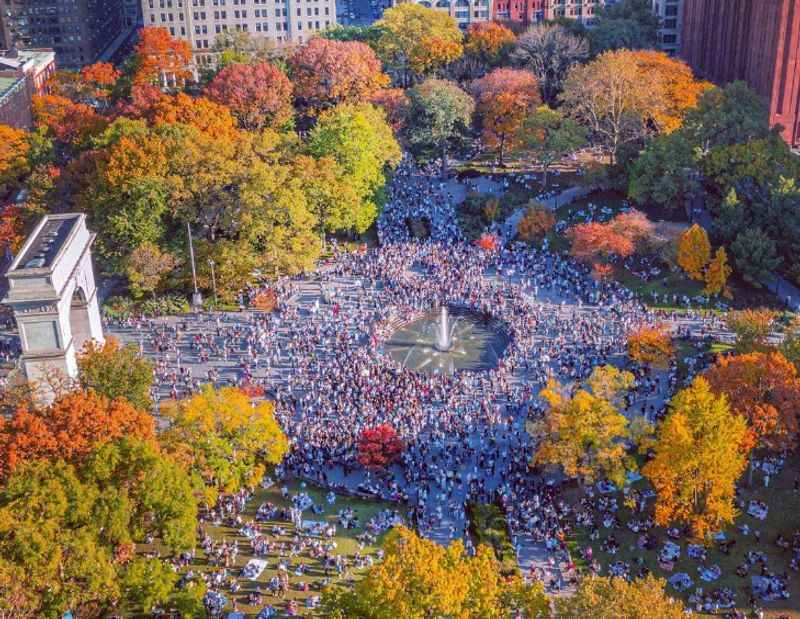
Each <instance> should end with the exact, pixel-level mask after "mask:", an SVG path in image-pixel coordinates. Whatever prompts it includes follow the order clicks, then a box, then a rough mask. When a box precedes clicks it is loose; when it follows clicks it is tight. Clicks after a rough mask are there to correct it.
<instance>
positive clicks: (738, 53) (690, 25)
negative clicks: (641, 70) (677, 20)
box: [681, 0, 800, 147]
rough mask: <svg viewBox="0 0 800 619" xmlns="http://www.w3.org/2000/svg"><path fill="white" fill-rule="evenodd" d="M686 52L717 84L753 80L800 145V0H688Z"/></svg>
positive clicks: (696, 67)
mask: <svg viewBox="0 0 800 619" xmlns="http://www.w3.org/2000/svg"><path fill="white" fill-rule="evenodd" d="M681 56H682V57H683V58H684V59H685V60H686V61H687V62H688V63H689V64H690V65H691V67H692V68H693V69H694V70H695V72H696V73H697V74H698V75H700V76H701V77H704V78H705V79H707V80H710V81H712V82H715V83H717V84H721V85H722V84H726V83H728V82H732V81H734V80H744V81H745V82H747V84H748V85H749V86H750V87H751V88H752V89H754V90H756V91H757V92H758V93H759V94H760V95H761V96H762V97H763V98H764V100H765V101H766V102H767V103H768V105H769V111H770V121H771V123H772V124H773V125H781V126H782V127H783V136H784V138H785V139H786V141H787V142H788V143H789V144H790V145H792V146H793V147H800V0H757V1H755V0H683V34H682V41H681Z"/></svg>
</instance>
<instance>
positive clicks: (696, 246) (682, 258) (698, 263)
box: [678, 224, 711, 281]
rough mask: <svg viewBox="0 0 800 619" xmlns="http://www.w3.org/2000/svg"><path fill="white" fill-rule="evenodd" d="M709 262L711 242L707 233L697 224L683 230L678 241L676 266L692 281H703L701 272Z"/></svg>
mask: <svg viewBox="0 0 800 619" xmlns="http://www.w3.org/2000/svg"><path fill="white" fill-rule="evenodd" d="M709 260H711V242H710V241H709V240H708V233H706V231H705V229H704V228H703V227H702V226H699V225H698V224H693V225H692V226H691V227H690V228H687V229H686V230H684V232H683V234H681V236H680V238H679V239H678V266H679V267H681V268H682V269H683V270H684V271H686V273H687V274H688V275H689V277H691V278H692V279H696V280H698V281H700V280H702V279H703V272H704V270H705V268H706V265H707V264H708V261H709Z"/></svg>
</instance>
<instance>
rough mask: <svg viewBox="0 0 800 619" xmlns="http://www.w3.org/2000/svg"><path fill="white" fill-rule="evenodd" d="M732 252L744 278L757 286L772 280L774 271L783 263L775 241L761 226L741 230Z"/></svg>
mask: <svg viewBox="0 0 800 619" xmlns="http://www.w3.org/2000/svg"><path fill="white" fill-rule="evenodd" d="M731 253H732V254H733V263H734V265H735V266H736V270H737V271H738V272H739V274H740V275H741V276H742V279H743V280H744V281H746V282H747V283H748V284H750V285H751V286H754V287H756V288H761V287H762V285H763V283H762V282H764V281H770V280H771V279H772V273H773V271H774V270H775V269H777V268H778V266H779V265H780V264H781V257H780V256H778V255H777V247H776V244H775V241H774V240H772V239H771V238H769V237H768V236H767V235H766V234H765V233H764V232H763V231H762V230H760V229H759V228H751V229H750V230H745V231H744V232H740V233H739V235H738V236H737V237H736V240H735V241H734V242H733V243H732V244H731Z"/></svg>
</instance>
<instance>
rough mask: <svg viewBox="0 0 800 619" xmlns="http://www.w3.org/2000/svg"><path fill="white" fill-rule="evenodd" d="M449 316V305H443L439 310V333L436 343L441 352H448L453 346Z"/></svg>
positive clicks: (435, 345)
mask: <svg viewBox="0 0 800 619" xmlns="http://www.w3.org/2000/svg"><path fill="white" fill-rule="evenodd" d="M447 318H448V316H447V306H446V305H442V308H441V310H440V312H439V333H438V336H437V338H436V344H434V347H435V348H436V350H438V351H439V352H447V351H448V350H450V349H451V348H452V347H453V334H452V333H451V332H450V327H449V325H448V324H447V323H448V320H447Z"/></svg>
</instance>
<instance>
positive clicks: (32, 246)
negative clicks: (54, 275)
mask: <svg viewBox="0 0 800 619" xmlns="http://www.w3.org/2000/svg"><path fill="white" fill-rule="evenodd" d="M79 219H80V215H77V214H76V215H71V216H67V217H53V216H48V217H47V221H45V223H44V225H43V226H42V227H41V228H40V229H39V231H38V232H37V233H36V236H35V237H34V238H33V240H32V241H31V242H30V243H29V244H28V246H27V248H26V249H25V253H23V254H22V255H21V256H20V257H19V259H18V260H17V261H16V262H15V264H16V266H15V267H14V269H13V270H14V271H23V270H26V269H44V268H48V267H50V266H52V264H53V260H54V259H55V257H56V256H57V255H58V252H59V250H60V249H61V247H62V246H63V245H64V242H65V241H66V240H67V238H68V237H69V234H70V232H71V231H72V229H73V228H74V227H75V226H76V225H77V223H78V220H79Z"/></svg>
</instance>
